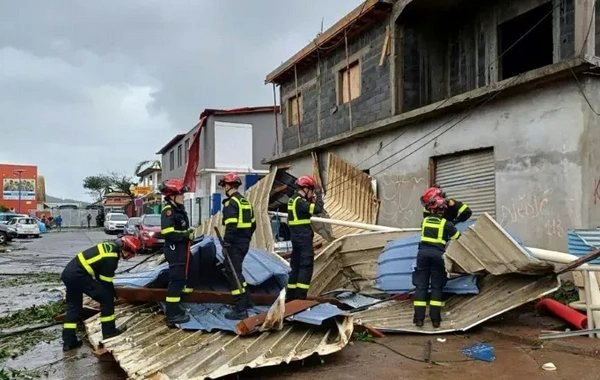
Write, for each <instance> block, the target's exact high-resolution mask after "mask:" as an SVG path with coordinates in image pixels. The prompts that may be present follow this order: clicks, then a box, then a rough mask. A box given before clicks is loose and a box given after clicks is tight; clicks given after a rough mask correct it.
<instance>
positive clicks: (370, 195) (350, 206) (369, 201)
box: [313, 153, 379, 246]
mask: <svg viewBox="0 0 600 380" xmlns="http://www.w3.org/2000/svg"><path fill="white" fill-rule="evenodd" d="M327 157H328V159H327V161H328V163H327V181H326V185H325V193H326V194H325V197H324V199H323V200H324V202H325V210H326V211H327V213H328V214H329V216H330V217H331V219H340V220H345V221H350V222H360V223H368V224H375V223H376V222H377V212H378V211H379V199H378V198H377V195H376V194H375V192H374V191H373V186H372V185H371V177H370V176H369V175H368V174H366V173H364V172H363V171H362V170H360V169H358V168H356V167H355V166H354V165H352V164H350V163H348V162H346V161H344V160H342V159H341V158H340V157H338V156H337V155H335V154H333V153H329V154H328V155H327ZM313 163H314V169H313V171H317V170H318V165H317V163H316V162H314V161H313ZM314 175H315V176H317V175H318V172H317V173H314ZM362 232H365V230H363V229H359V228H352V227H344V226H335V225H334V226H333V236H334V237H335V238H340V237H343V236H345V235H350V234H357V233H362ZM314 244H323V246H325V245H327V244H329V243H328V242H327V241H325V239H323V238H322V237H321V236H319V235H318V234H315V239H314Z"/></svg>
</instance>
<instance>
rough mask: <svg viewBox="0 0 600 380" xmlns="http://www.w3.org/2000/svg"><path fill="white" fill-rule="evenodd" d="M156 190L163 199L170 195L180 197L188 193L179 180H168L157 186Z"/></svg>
mask: <svg viewBox="0 0 600 380" xmlns="http://www.w3.org/2000/svg"><path fill="white" fill-rule="evenodd" d="M158 190H159V191H160V192H161V193H162V195H164V196H165V197H168V196H170V195H180V194H183V193H186V192H188V191H189V189H188V187H187V186H186V185H185V184H184V183H183V181H182V180H180V179H168V180H166V181H164V182H163V183H161V184H160V185H158Z"/></svg>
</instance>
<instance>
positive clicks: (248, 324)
mask: <svg viewBox="0 0 600 380" xmlns="http://www.w3.org/2000/svg"><path fill="white" fill-rule="evenodd" d="M318 304H319V302H316V301H308V300H293V301H290V302H288V303H286V304H285V312H284V313H283V318H287V317H289V316H291V315H294V314H298V313H299V312H301V311H304V310H306V309H310V308H311V307H313V306H316V305H318ZM266 318H267V312H265V313H260V314H257V315H253V316H252V317H249V318H246V319H244V320H243V321H240V322H238V324H237V325H236V326H235V330H236V333H237V334H238V335H249V334H252V333H253V332H256V331H258V327H259V326H260V325H262V324H263V323H265V319H266Z"/></svg>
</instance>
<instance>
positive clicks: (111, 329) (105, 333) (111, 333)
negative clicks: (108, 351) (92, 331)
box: [102, 323, 125, 340]
mask: <svg viewBox="0 0 600 380" xmlns="http://www.w3.org/2000/svg"><path fill="white" fill-rule="evenodd" d="M124 332H125V328H123V329H118V328H116V327H115V325H114V323H112V324H106V326H105V325H104V324H103V325H102V340H106V339H110V338H114V337H116V336H119V335H121V334H123V333H124Z"/></svg>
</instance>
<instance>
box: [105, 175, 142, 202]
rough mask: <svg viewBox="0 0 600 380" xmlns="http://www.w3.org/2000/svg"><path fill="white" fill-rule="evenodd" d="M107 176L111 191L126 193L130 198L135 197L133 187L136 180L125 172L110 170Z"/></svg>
mask: <svg viewBox="0 0 600 380" xmlns="http://www.w3.org/2000/svg"><path fill="white" fill-rule="evenodd" d="M107 178H108V179H109V181H110V184H111V189H112V190H113V191H118V192H119V193H124V194H127V196H128V197H129V198H130V199H131V200H134V199H135V195H133V188H134V187H135V186H136V185H137V181H135V179H134V178H133V177H130V176H128V175H126V174H121V173H116V172H112V173H109V174H108V176H107Z"/></svg>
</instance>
